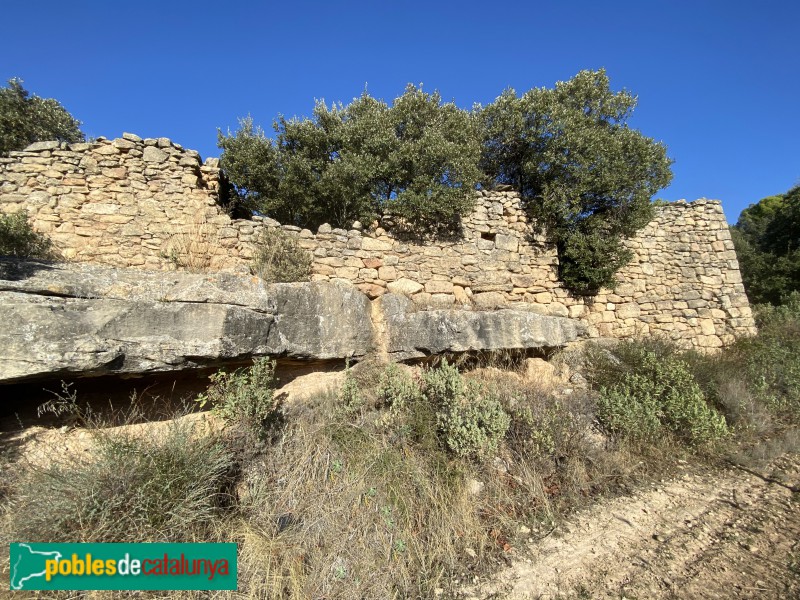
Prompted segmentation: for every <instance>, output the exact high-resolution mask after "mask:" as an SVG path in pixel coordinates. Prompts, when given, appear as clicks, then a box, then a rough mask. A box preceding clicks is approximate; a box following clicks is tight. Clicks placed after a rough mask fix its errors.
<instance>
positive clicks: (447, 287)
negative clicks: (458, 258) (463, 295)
mask: <svg viewBox="0 0 800 600" xmlns="http://www.w3.org/2000/svg"><path fill="white" fill-rule="evenodd" d="M425 291H426V292H428V293H429V294H452V293H453V283H452V282H450V281H437V280H435V279H434V280H431V281H428V282H426V283H425Z"/></svg>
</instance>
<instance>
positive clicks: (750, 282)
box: [731, 185, 800, 304]
mask: <svg viewBox="0 0 800 600" xmlns="http://www.w3.org/2000/svg"><path fill="white" fill-rule="evenodd" d="M731 237H732V238H733V243H734V246H735V247H736V255H737V257H738V259H739V267H740V268H741V271H742V279H743V281H744V286H745V290H746V291H747V295H748V297H749V298H750V301H751V302H755V303H770V304H780V303H781V302H782V301H783V299H784V298H786V297H787V296H788V295H789V294H790V293H791V292H793V291H800V185H798V186H795V187H794V188H792V189H791V190H789V191H788V192H786V193H785V194H780V195H777V196H769V197H767V198H764V199H762V200H761V201H759V202H758V203H756V204H751V205H750V206H749V207H747V208H746V209H744V210H743V211H742V213H741V215H739V220H738V221H737V223H736V225H734V226H733V227H732V228H731Z"/></svg>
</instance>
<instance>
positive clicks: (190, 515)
mask: <svg viewBox="0 0 800 600" xmlns="http://www.w3.org/2000/svg"><path fill="white" fill-rule="evenodd" d="M91 433H92V442H93V443H92V447H91V453H89V454H87V455H85V456H72V457H64V458H61V459H57V458H55V457H53V460H52V462H51V463H50V464H48V465H46V466H44V467H34V468H32V469H31V470H30V472H29V474H28V475H27V476H26V477H24V478H23V480H22V481H20V482H19V488H18V489H19V490H20V492H21V493H20V496H18V497H17V498H16V502H15V507H14V510H13V511H12V514H11V519H12V523H11V529H12V530H13V535H14V536H16V538H18V539H25V540H31V541H43V542H44V541H47V542H59V541H63V542H85V541H92V542H125V541H131V542H144V541H189V540H191V539H193V538H194V537H195V535H198V533H199V530H200V529H202V528H203V527H205V526H210V525H211V523H212V522H213V521H214V520H215V519H218V518H219V516H220V509H221V507H222V506H223V505H224V504H226V503H227V501H228V500H227V496H226V493H225V489H226V487H227V484H228V480H227V477H226V474H227V472H228V471H229V469H230V467H231V463H232V459H231V455H230V454H229V452H228V451H227V450H226V449H225V447H224V446H223V445H222V444H221V443H220V441H219V440H216V439H214V438H209V437H205V436H202V435H200V434H199V432H197V431H195V428H194V427H193V426H192V425H191V424H187V423H186V422H182V421H175V422H172V423H170V424H169V427H167V428H166V429H165V430H163V429H162V430H160V431H159V432H157V433H154V432H151V433H150V434H144V435H142V434H137V433H134V432H132V431H127V430H124V431H120V430H110V431H103V430H92V432H91Z"/></svg>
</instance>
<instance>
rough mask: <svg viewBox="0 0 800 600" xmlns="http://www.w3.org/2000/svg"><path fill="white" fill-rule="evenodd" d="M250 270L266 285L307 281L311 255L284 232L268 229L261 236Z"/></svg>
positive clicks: (309, 275) (309, 272)
mask: <svg viewBox="0 0 800 600" xmlns="http://www.w3.org/2000/svg"><path fill="white" fill-rule="evenodd" d="M251 269H252V271H253V273H254V274H256V275H258V276H259V277H261V279H263V280H264V281H266V282H267V283H291V282H294V281H308V280H309V278H310V277H311V255H310V254H309V253H308V252H306V251H305V250H303V249H302V248H301V247H300V245H299V244H298V243H297V240H296V239H295V238H293V237H291V236H290V235H288V234H287V233H285V232H284V231H282V230H280V229H278V228H268V229H265V230H264V231H263V233H262V234H261V239H260V240H259V242H258V247H257V249H256V253H255V256H254V257H253V265H252V267H251Z"/></svg>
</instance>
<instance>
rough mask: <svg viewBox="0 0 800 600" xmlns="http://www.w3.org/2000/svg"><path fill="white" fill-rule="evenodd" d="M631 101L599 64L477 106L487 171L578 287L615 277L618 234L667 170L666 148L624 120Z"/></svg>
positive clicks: (647, 210)
mask: <svg viewBox="0 0 800 600" xmlns="http://www.w3.org/2000/svg"><path fill="white" fill-rule="evenodd" d="M635 106H636V97H635V96H632V95H631V94H630V93H628V92H626V91H622V92H613V91H611V89H610V87H609V80H608V77H607V75H606V73H605V71H604V70H600V71H581V72H580V73H578V74H577V75H576V76H575V77H574V78H572V79H571V80H569V81H566V82H559V83H557V84H556V86H555V88H554V89H548V88H538V89H532V90H530V91H528V92H526V93H525V94H523V95H522V96H518V95H517V94H516V93H515V92H514V90H507V91H506V92H504V93H503V94H502V95H501V96H500V97H499V98H497V100H496V101H495V102H494V103H492V104H490V105H489V106H486V107H485V108H482V109H480V111H479V114H480V117H481V120H482V123H483V127H484V153H483V159H482V166H483V168H484V170H485V171H486V173H487V174H488V175H489V176H490V177H492V178H494V179H495V180H496V181H498V182H500V183H506V184H511V185H513V186H514V187H515V188H517V189H518V190H519V191H520V193H521V194H522V196H523V197H524V198H525V200H526V202H527V206H528V208H529V210H530V212H531V214H532V216H533V217H535V219H536V222H537V223H538V224H539V225H540V226H541V227H542V228H544V229H546V230H547V232H548V235H549V236H550V239H552V240H553V241H554V242H555V243H556V244H557V245H558V249H559V258H560V265H561V278H562V280H563V281H564V282H565V283H566V284H567V285H568V286H569V287H571V288H572V289H573V290H575V291H578V292H586V293H592V292H594V291H596V290H597V289H598V288H600V287H602V286H613V283H614V273H616V271H617V270H618V269H619V268H620V267H621V266H623V265H624V264H625V263H626V262H628V261H629V260H630V257H631V254H630V252H629V251H627V250H626V249H625V248H624V246H623V244H622V239H623V238H625V237H628V236H631V235H633V234H634V233H635V232H636V231H637V230H638V229H640V228H641V227H643V226H644V225H645V224H646V223H647V222H648V221H649V220H650V219H651V218H652V216H653V213H652V207H651V204H650V198H651V197H652V196H653V195H654V194H655V193H656V192H657V191H658V190H659V189H661V188H663V187H665V186H666V185H668V184H669V182H670V180H671V179H672V172H671V170H670V165H671V162H672V161H671V160H670V159H669V158H667V154H666V147H665V146H664V145H663V144H661V143H659V142H656V141H654V140H653V139H651V138H648V137H645V136H644V135H642V134H641V133H640V132H639V131H637V130H635V129H631V128H630V127H628V124H627V121H628V118H629V117H630V116H631V114H632V112H633V109H634V108H635Z"/></svg>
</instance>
